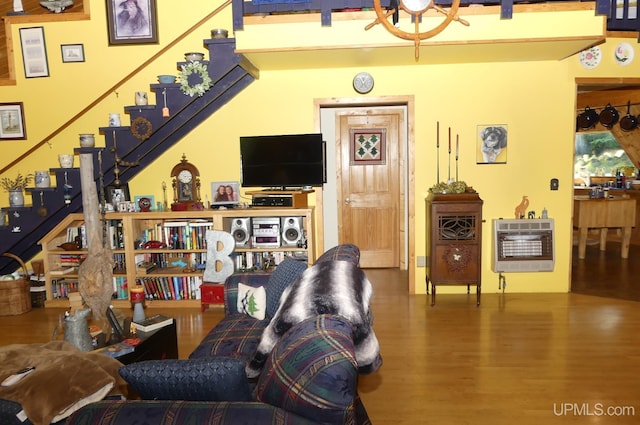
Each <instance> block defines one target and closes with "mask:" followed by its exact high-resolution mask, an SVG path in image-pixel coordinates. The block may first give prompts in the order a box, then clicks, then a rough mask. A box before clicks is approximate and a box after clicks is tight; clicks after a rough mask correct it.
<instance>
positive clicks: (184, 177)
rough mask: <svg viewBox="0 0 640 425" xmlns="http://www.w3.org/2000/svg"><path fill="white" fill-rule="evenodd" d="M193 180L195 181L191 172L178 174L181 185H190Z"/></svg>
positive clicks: (185, 171) (184, 171)
mask: <svg viewBox="0 0 640 425" xmlns="http://www.w3.org/2000/svg"><path fill="white" fill-rule="evenodd" d="M191 179H193V176H192V175H191V172H190V171H189V170H182V171H180V173H179V174H178V180H180V182H181V183H190V182H191Z"/></svg>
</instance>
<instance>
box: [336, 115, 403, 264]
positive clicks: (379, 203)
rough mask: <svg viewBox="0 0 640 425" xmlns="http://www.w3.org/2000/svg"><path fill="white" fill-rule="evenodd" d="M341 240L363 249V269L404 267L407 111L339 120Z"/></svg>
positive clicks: (337, 141)
mask: <svg viewBox="0 0 640 425" xmlns="http://www.w3.org/2000/svg"><path fill="white" fill-rule="evenodd" d="M338 117H339V125H338V128H337V135H336V136H337V137H336V139H337V140H336V154H337V161H336V164H337V167H336V168H337V189H338V238H339V242H340V243H353V244H355V245H357V246H358V247H359V248H360V251H361V258H360V264H361V266H362V267H399V265H400V246H401V244H400V234H401V231H400V229H401V221H402V216H403V215H402V212H403V208H402V205H403V202H401V199H403V198H402V196H403V193H404V190H403V187H404V179H403V177H402V172H401V170H403V169H404V167H403V166H402V163H403V152H404V148H403V146H404V145H403V141H404V140H405V139H406V134H405V132H406V131H405V124H404V123H405V118H404V111H403V110H401V109H384V108H369V109H361V110H352V111H348V112H344V113H340V114H338Z"/></svg>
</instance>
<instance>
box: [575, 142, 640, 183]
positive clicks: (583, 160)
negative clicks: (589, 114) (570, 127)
mask: <svg viewBox="0 0 640 425" xmlns="http://www.w3.org/2000/svg"><path fill="white" fill-rule="evenodd" d="M573 167H574V168H573V176H574V185H575V186H579V187H585V186H592V185H598V184H606V183H607V182H611V181H613V183H615V181H616V171H617V170H620V172H621V173H623V174H624V175H625V176H627V177H633V176H634V174H635V167H634V165H633V162H632V161H631V159H629V157H628V156H627V154H626V153H625V151H624V149H622V147H621V146H620V144H619V143H618V141H617V140H616V138H615V137H614V136H613V134H612V133H611V132H610V131H591V132H580V133H576V140H575V157H574V166H573Z"/></svg>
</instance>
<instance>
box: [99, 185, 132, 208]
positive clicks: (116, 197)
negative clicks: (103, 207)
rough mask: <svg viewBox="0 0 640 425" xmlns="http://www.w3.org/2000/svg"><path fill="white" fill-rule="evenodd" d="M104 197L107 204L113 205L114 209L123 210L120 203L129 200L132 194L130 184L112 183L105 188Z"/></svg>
mask: <svg viewBox="0 0 640 425" xmlns="http://www.w3.org/2000/svg"><path fill="white" fill-rule="evenodd" d="M104 199H105V201H106V202H107V204H111V205H113V209H114V210H116V211H122V210H121V209H120V204H121V203H123V202H129V200H130V199H131V196H130V195H129V185H128V184H121V185H119V186H116V185H114V184H110V185H108V186H106V187H105V188H104Z"/></svg>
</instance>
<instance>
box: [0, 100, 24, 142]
mask: <svg viewBox="0 0 640 425" xmlns="http://www.w3.org/2000/svg"><path fill="white" fill-rule="evenodd" d="M26 138H27V130H26V128H25V126H24V111H23V109H22V102H16V103H0V139H5V140H10V139H14V140H17V139H26Z"/></svg>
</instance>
